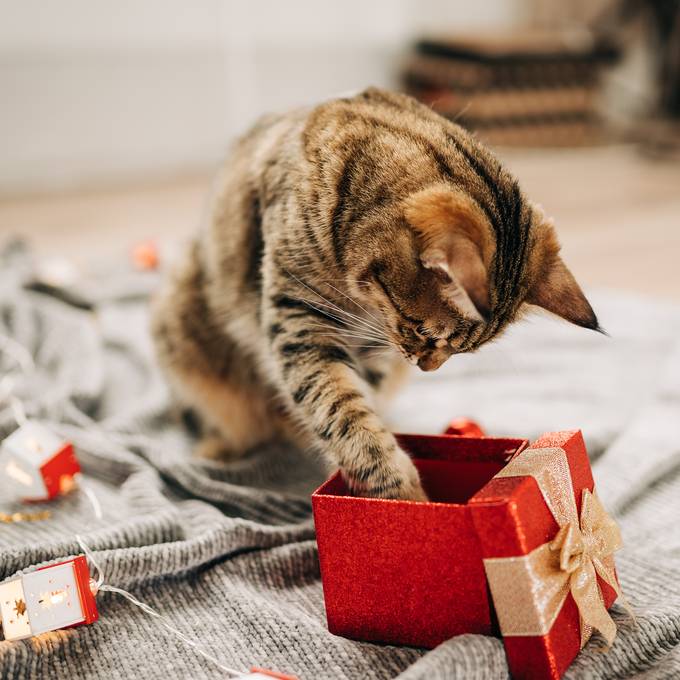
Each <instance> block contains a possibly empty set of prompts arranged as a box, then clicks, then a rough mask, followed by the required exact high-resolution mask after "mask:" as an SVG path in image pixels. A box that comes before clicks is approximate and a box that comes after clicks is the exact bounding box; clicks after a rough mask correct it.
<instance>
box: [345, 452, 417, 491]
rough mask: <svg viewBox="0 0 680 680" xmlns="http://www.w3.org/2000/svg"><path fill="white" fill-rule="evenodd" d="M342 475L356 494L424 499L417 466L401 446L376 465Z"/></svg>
mask: <svg viewBox="0 0 680 680" xmlns="http://www.w3.org/2000/svg"><path fill="white" fill-rule="evenodd" d="M345 478H346V480H347V482H348V484H349V487H350V488H351V489H352V491H353V493H354V494H355V495H357V496H368V497H370V498H388V499H392V500H410V501H427V500H428V498H427V494H426V493H425V491H424V489H423V487H422V484H421V483H420V477H419V475H418V470H416V466H415V465H414V464H413V462H412V461H411V458H410V457H409V456H408V454H406V453H404V452H403V451H402V450H401V449H396V451H395V452H394V453H393V454H392V455H391V456H390V457H385V460H384V461H382V462H381V463H379V464H377V465H372V466H369V467H368V468H366V469H365V470H360V471H358V472H357V473H356V474H348V473H345Z"/></svg>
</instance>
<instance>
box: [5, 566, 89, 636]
mask: <svg viewBox="0 0 680 680" xmlns="http://www.w3.org/2000/svg"><path fill="white" fill-rule="evenodd" d="M0 617H1V618H2V628H3V632H4V635H5V640H22V639H23V638H27V637H31V636H33V635H39V634H40V633H45V632H47V631H50V630H58V629H59V628H70V627H71V626H78V625H81V624H87V623H94V622H95V621H96V620H97V619H98V618H99V614H98V613H97V605H96V603H95V599H94V595H93V594H92V589H91V587H90V571H89V569H88V568H87V560H86V559H85V556H84V555H80V556H79V557H75V558H74V559H72V560H68V561H66V562H60V563H59V564H52V565H50V566H47V567H42V568H40V569H36V570H35V571H32V572H30V573H28V574H24V575H23V576H18V577H17V578H15V579H12V580H11V581H6V582H5V583H2V584H0Z"/></svg>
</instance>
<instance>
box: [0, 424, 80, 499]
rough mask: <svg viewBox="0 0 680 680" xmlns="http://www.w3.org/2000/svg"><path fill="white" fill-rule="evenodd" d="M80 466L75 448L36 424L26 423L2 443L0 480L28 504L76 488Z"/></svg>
mask: <svg viewBox="0 0 680 680" xmlns="http://www.w3.org/2000/svg"><path fill="white" fill-rule="evenodd" d="M78 472H80V465H79V464H78V460H77V459H76V456H75V453H74V451H73V446H72V445H71V444H70V443H69V442H67V441H64V440H63V439H61V438H60V437H58V436H57V435H56V434H54V433H53V432H50V430H48V429H47V428H45V427H43V426H42V425H39V424H38V423H34V422H27V423H25V424H23V425H22V426H21V427H20V428H19V429H18V430H15V431H14V432H13V433H12V434H11V435H9V437H7V438H5V439H4V440H3V441H2V444H0V481H2V482H3V483H5V484H11V485H12V489H13V490H15V491H16V495H17V496H18V497H20V498H22V499H23V500H27V501H45V500H50V499H52V498H54V497H55V496H58V495H59V494H62V493H65V492H66V491H68V490H70V489H71V488H73V486H74V476H75V475H76V474H77V473H78Z"/></svg>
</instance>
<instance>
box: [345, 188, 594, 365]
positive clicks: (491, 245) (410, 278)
mask: <svg viewBox="0 0 680 680" xmlns="http://www.w3.org/2000/svg"><path fill="white" fill-rule="evenodd" d="M508 181H510V185H511V187H510V189H509V190H508V192H509V193H507V195H508V196H512V197H513V200H512V201H508V202H507V204H505V205H503V204H499V205H498V206H496V208H497V209H495V210H493V211H492V210H489V209H488V208H487V209H486V210H485V209H484V208H483V207H482V205H483V203H481V202H478V201H476V200H475V199H474V198H473V197H472V196H471V195H470V194H469V193H468V192H466V191H463V190H461V189H460V188H458V187H456V186H455V185H453V184H451V183H435V184H432V185H430V186H428V187H426V188H424V189H421V190H419V191H416V192H415V193H412V194H411V195H409V196H408V197H407V198H406V199H405V200H404V201H403V202H402V203H401V204H400V206H399V209H398V210H399V212H398V214H396V215H395V216H394V219H393V221H392V225H391V227H390V228H389V229H387V230H386V231H385V232H383V235H382V238H383V239H384V243H383V244H382V245H381V244H380V243H379V242H377V241H376V242H375V243H374V244H373V245H372V247H371V248H369V249H368V250H369V251H370V264H368V265H367V266H366V267H365V268H364V269H363V270H362V273H361V280H362V282H363V285H362V286H360V287H358V288H356V289H355V294H356V295H357V296H359V297H360V298H361V299H362V301H363V302H364V303H365V304H367V305H370V306H371V307H372V308H373V309H376V310H379V312H380V314H381V317H382V319H381V321H382V325H383V330H384V332H385V333H386V335H387V336H388V337H389V339H390V341H391V342H392V343H393V344H395V345H397V346H398V347H399V348H400V350H401V352H402V354H403V355H404V356H405V358H406V359H407V360H408V361H410V362H411V363H413V364H417V365H418V366H419V367H420V368H421V369H422V370H425V371H431V370H435V369H437V368H438V367H439V366H440V365H441V364H442V363H444V361H446V360H447V359H448V358H449V357H450V356H451V355H452V354H457V353H461V352H468V351H473V350H475V349H477V348H478V347H479V346H480V345H482V344H484V343H485V342H488V341H489V340H491V339H493V338H495V337H496V336H497V335H498V334H499V333H500V332H501V331H502V330H503V329H504V328H505V327H506V326H507V325H508V324H509V323H510V322H512V321H514V320H515V319H517V318H518V317H519V316H521V315H522V314H523V312H524V311H526V310H528V309H530V306H531V305H534V306H537V307H541V308H543V309H545V310H547V311H548V312H551V313H553V314H555V315H557V316H560V317H562V318H563V319H566V320H567V321H569V322H571V323H574V324H577V325H579V326H582V327H584V328H589V329H594V330H599V325H598V321H597V318H596V316H595V314H594V312H593V310H592V308H591V306H590V304H589V303H588V301H587V300H586V298H585V296H584V294H583V292H582V290H581V288H580V287H579V285H578V284H577V282H576V280H575V279H574V277H573V276H572V274H571V272H570V271H569V270H568V269H567V267H566V265H565V264H564V262H563V260H562V258H561V257H560V255H559V244H558V242H557V238H556V235H555V230H554V227H553V225H552V222H551V221H550V220H549V219H547V218H546V216H545V214H544V213H543V211H542V210H541V209H540V208H539V207H538V206H536V205H534V204H532V203H531V202H529V201H528V200H526V199H525V198H524V197H523V195H522V194H521V192H520V191H519V189H518V188H517V184H516V182H515V181H514V179H510V180H508ZM499 195H501V196H502V195H503V194H502V193H500V194H499ZM499 203H500V201H499Z"/></svg>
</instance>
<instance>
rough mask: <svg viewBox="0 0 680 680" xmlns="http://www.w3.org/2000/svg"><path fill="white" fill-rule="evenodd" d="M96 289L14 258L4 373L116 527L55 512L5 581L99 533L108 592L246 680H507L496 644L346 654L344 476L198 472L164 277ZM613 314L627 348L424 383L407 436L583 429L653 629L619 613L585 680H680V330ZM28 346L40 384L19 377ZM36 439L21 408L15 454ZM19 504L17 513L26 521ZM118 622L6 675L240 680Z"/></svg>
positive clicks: (82, 630)
mask: <svg viewBox="0 0 680 680" xmlns="http://www.w3.org/2000/svg"><path fill="white" fill-rule="evenodd" d="M96 269H97V272H96V274H92V275H90V276H88V277H86V279H85V280H83V281H80V282H79V283H78V285H76V286H74V287H71V288H67V289H61V290H50V289H45V287H44V286H40V285H35V283H34V279H33V271H32V264H31V259H30V257H29V255H28V254H27V253H26V252H25V250H24V249H23V248H21V247H18V246H14V247H11V248H8V249H6V250H5V251H4V254H3V255H2V256H1V259H0V347H4V349H3V350H2V351H1V352H0V371H2V372H3V373H6V372H11V373H12V375H13V376H14V377H15V381H14V382H15V394H16V396H17V397H19V398H20V399H21V401H22V402H23V404H24V406H25V409H26V411H27V413H28V415H29V417H32V418H35V419H37V420H39V421H40V422H42V423H43V424H44V425H46V426H48V427H50V428H53V429H54V430H55V431H57V432H58V433H60V434H61V435H63V436H65V437H67V438H68V439H69V440H71V441H72V442H73V443H74V445H75V447H76V451H77V455H78V457H79V459H80V461H81V464H82V466H83V470H84V475H85V480H86V482H87V484H88V485H89V486H90V487H91V488H92V489H93V490H94V492H95V493H96V496H97V497H98V499H99V501H100V502H101V505H102V508H103V513H104V514H103V517H102V519H101V520H98V519H96V517H95V516H94V514H93V512H92V508H91V505H90V503H89V502H88V500H87V498H86V496H85V495H84V494H83V493H82V492H75V493H72V494H71V495H69V496H66V497H63V498H62V499H59V500H56V501H54V502H52V503H51V504H50V505H49V507H50V508H51V510H52V517H51V518H50V519H48V520H45V521H42V522H36V523H31V524H28V523H25V524H0V579H4V578H7V577H9V576H12V575H15V574H16V573H17V572H19V571H21V570H24V569H28V568H31V567H34V566H36V565H40V564H43V563H46V562H49V561H51V560H56V559H57V558H60V557H64V556H70V555H74V554H77V553H79V552H80V550H79V548H78V545H77V542H76V539H75V535H76V534H77V533H79V534H81V535H82V536H83V537H84V539H85V540H86V541H87V543H88V544H89V545H90V546H91V548H92V549H93V551H94V554H95V555H96V558H97V560H98V562H99V563H100V564H101V566H102V568H103V570H104V574H105V579H106V582H107V583H109V584H111V585H114V586H118V587H120V588H124V589H126V590H128V591H130V592H132V593H133V594H134V595H135V596H136V597H138V598H139V599H141V600H142V601H144V602H146V603H147V604H149V605H150V606H152V607H154V608H155V609H156V610H158V611H159V612H161V613H163V614H164V615H165V616H166V617H167V619H168V620H169V621H170V622H171V624H172V625H173V626H175V627H176V628H178V629H180V630H182V631H183V632H185V633H186V634H187V635H189V636H192V637H194V638H195V639H197V640H199V641H200V643H201V644H202V645H203V646H204V647H205V649H206V651H208V652H209V653H210V654H212V655H214V656H215V657H217V658H218V659H219V660H220V662H221V663H223V664H224V665H226V666H229V667H232V668H238V669H244V670H245V669H247V668H249V667H250V666H252V665H258V666H263V667H267V668H271V669H277V670H280V671H282V672H288V673H291V674H295V675H297V676H298V677H299V678H301V679H307V678H314V679H319V678H329V679H331V678H395V677H398V678H401V679H402V680H417V679H421V678H422V679H427V680H435V679H437V678H442V679H444V678H447V679H450V678H465V679H470V678H504V677H507V673H508V671H507V665H506V662H505V657H504V653H503V646H502V644H501V642H500V640H498V639H495V638H492V637H482V636H475V635H463V636H460V637H456V638H453V639H451V640H449V641H448V642H446V643H444V644H442V645H440V646H439V647H437V648H436V649H434V650H431V651H426V650H421V649H412V648H405V647H395V646H388V645H375V644H367V643H362V642H356V641H352V640H345V639H343V638H340V637H336V636H333V635H331V634H330V633H328V631H327V629H326V621H325V615H324V604H323V594H322V588H321V580H320V576H319V565H318V561H317V550H316V544H315V540H314V526H313V523H312V518H311V509H310V501H309V493H310V491H311V490H312V489H313V488H314V486H315V485H316V484H317V483H319V482H320V481H322V480H323V478H324V476H325V471H324V469H323V467H322V465H321V464H320V462H319V461H317V460H313V459H311V458H308V457H306V456H304V455H302V454H300V453H297V452H294V451H288V450H263V451H258V452H254V453H253V454H251V455H249V456H248V457H246V458H245V459H243V460H239V461H237V462H232V463H228V464H217V463H209V462H203V461H198V460H194V459H192V457H191V456H190V450H191V446H192V441H191V436H190V435H189V434H188V433H187V431H186V429H185V428H183V427H182V426H181V424H179V422H178V420H177V418H176V417H175V414H174V413H173V410H172V407H171V405H170V404H169V400H168V394H167V392H166V389H165V387H164V384H163V381H162V379H161V377H160V375H159V374H158V372H157V369H156V368H155V364H154V359H153V352H152V348H151V344H150V340H149V335H148V330H147V300H148V296H149V294H150V293H151V292H152V290H153V288H154V287H155V285H156V284H157V279H156V276H155V275H154V274H140V273H135V272H133V271H131V270H130V269H129V268H128V266H127V263H126V262H124V261H122V259H121V260H120V261H119V262H117V263H115V262H113V263H109V264H107V263H103V264H101V265H100V266H98V267H96ZM592 301H593V303H594V306H595V308H596V309H597V311H598V313H599V315H600V318H601V321H602V323H603V325H604V326H605V328H607V330H608V331H609V333H610V334H611V338H605V337H603V336H600V335H596V334H593V333H588V332H586V331H582V330H580V329H577V328H572V327H569V326H567V325H566V324H563V323H558V322H557V321H554V320H551V319H541V318H534V319H532V320H530V321H527V322H526V323H523V324H520V325H518V326H516V327H515V328H514V329H512V330H511V332H509V333H508V335H507V336H506V337H504V338H503V339H502V340H500V341H499V342H498V343H496V344H494V345H492V346H490V347H488V348H486V349H484V350H482V351H481V352H479V353H478V354H476V355H474V356H461V357H454V358H453V359H452V360H451V361H450V362H449V363H448V364H447V365H446V366H445V367H444V368H443V369H442V370H440V371H438V372H436V373H434V374H427V375H426V374H415V375H414V376H413V381H412V382H411V384H410V386H409V387H408V388H407V389H406V390H405V391H404V392H403V393H402V394H401V395H400V396H399V398H398V399H397V401H396V402H395V404H394V407H393V409H392V411H391V414H390V420H391V426H392V427H393V429H395V430H399V431H406V432H438V431H440V430H441V429H442V428H443V427H444V426H445V424H446V423H447V421H448V420H449V419H451V418H452V417H453V416H459V415H468V416H471V417H474V418H476V419H477V420H479V421H480V422H481V423H482V425H483V426H485V428H486V429H487V430H488V431H489V432H490V433H492V434H504V435H513V436H524V437H528V438H532V437H535V436H536V435H538V434H540V433H541V432H543V431H546V430H555V429H567V428H581V429H582V430H583V432H584V435H585V438H586V441H587V443H588V446H589V451H590V454H591V457H592V459H593V465H594V472H595V477H596V482H597V487H598V492H599V495H600V497H601V498H602V500H603V502H604V503H605V505H606V506H607V507H608V509H609V510H610V511H611V512H612V513H613V514H614V515H615V516H616V517H617V518H618V520H619V521H620V524H621V527H622V530H623V535H624V541H625V547H624V549H623V550H622V551H621V552H620V553H619V554H618V556H617V565H618V570H619V575H620V579H621V582H622V585H623V590H624V591H625V592H626V594H627V596H628V598H629V600H630V602H631V604H632V606H633V607H634V609H635V611H636V613H637V623H636V624H635V623H633V622H632V621H630V620H628V619H627V618H626V616H625V615H624V614H623V613H622V610H620V609H618V608H617V607H615V609H614V617H615V619H616V620H617V622H618V624H619V635H618V638H617V640H616V642H615V644H614V646H613V648H612V649H611V650H610V651H609V652H608V653H603V652H602V651H599V650H598V649H597V647H598V644H597V643H595V642H592V641H591V642H590V643H589V644H588V645H587V646H586V647H585V649H584V650H583V651H582V653H581V654H580V655H579V657H578V658H577V659H576V661H575V662H574V664H573V665H572V667H571V668H570V670H569V672H568V677H570V678H582V677H588V678H591V677H592V678H620V677H633V676H637V677H643V678H666V677H668V678H671V677H680V644H679V641H680V309H679V308H678V307H675V306H671V305H668V304H661V303H658V302H654V301H653V300H649V299H642V298H635V297H631V296H623V295H620V294H611V293H603V292H601V293H593V295H592ZM2 338H5V340H2ZM7 338H9V339H11V340H12V341H15V342H16V343H18V345H19V346H20V347H23V348H25V349H26V350H28V352H29V353H30V356H31V357H32V358H33V361H34V363H35V369H30V370H29V367H28V366H25V367H24V370H23V371H19V370H17V369H16V365H15V364H16V359H17V357H16V356H14V355H16V353H17V351H18V350H17V346H16V345H14V343H8V341H7V340H6V339H7ZM24 364H27V361H26V360H24ZM15 427H16V425H15V422H14V420H13V417H12V412H11V410H9V409H8V408H6V404H5V403H0V435H2V436H4V435H7V434H9V433H10V432H11V431H12V430H13V429H14V428H15ZM6 486H7V485H6V484H4V489H5V491H4V495H0V511H5V512H7V511H11V510H13V509H16V508H17V507H18V506H17V505H16V504H14V503H13V502H12V500H11V498H10V497H9V495H8V493H7V492H8V490H7V488H6ZM2 488H3V480H0V490H1V489H2ZM414 559H417V555H416V556H414ZM97 602H98V607H99V610H100V620H99V622H97V623H96V624H93V625H88V626H82V627H79V628H74V629H70V630H64V631H59V632H56V633H51V634H47V635H44V636H41V637H38V638H33V639H30V640H24V641H20V642H7V641H3V642H0V676H1V677H2V678H48V677H50V678H51V677H54V678H137V677H143V678H147V679H151V678H163V679H167V678H223V677H225V673H224V672H223V671H221V670H219V669H218V668H217V667H215V666H214V665H213V664H211V663H210V662H209V661H207V660H206V659H204V658H203V657H201V656H199V655H198V654H197V653H196V652H195V651H194V650H193V649H191V648H190V647H187V646H185V645H183V644H182V643H181V642H179V641H178V640H177V639H176V638H174V637H173V636H172V635H170V634H169V633H168V632H167V631H166V630H165V629H164V628H163V627H162V626H161V625H159V623H158V621H157V620H156V619H154V618H152V617H150V616H149V615H148V614H145V613H143V612H142V611H140V610H139V609H138V608H137V607H135V606H133V605H132V604H131V603H130V602H128V601H127V600H125V599H123V598H122V597H120V596H119V595H116V594H114V593H100V594H99V596H98V598H97Z"/></svg>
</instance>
